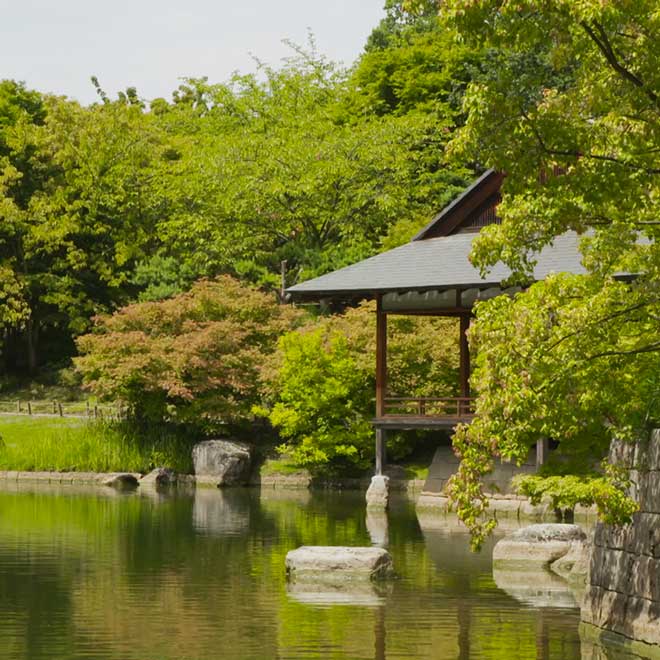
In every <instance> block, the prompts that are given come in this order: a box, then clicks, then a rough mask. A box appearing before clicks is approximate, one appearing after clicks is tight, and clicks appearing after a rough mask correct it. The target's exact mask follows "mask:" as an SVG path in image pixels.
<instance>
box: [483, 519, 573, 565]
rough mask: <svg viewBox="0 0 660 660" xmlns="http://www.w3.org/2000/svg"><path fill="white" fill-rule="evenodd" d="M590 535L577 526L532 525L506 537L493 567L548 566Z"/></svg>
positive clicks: (501, 543) (494, 552)
mask: <svg viewBox="0 0 660 660" xmlns="http://www.w3.org/2000/svg"><path fill="white" fill-rule="evenodd" d="M585 539H586V534H585V533H584V532H583V531H582V529H581V528H580V527H578V526H577V525H566V524H561V523H546V524H539V525H529V526H528V527H523V528H522V529H519V530H518V531H516V532H514V533H513V534H511V535H510V536H506V537H505V538H503V539H502V540H501V541H498V543H497V545H496V546H495V548H494V549H493V566H497V567H498V568H508V569H516V570H525V569H526V568H528V569H530V570H535V569H537V568H539V567H547V566H549V565H550V564H551V563H552V562H554V561H556V560H557V559H559V558H560V557H563V556H564V555H565V554H567V553H568V552H569V550H570V549H571V545H572V544H573V543H575V542H583V541H584V540H585Z"/></svg>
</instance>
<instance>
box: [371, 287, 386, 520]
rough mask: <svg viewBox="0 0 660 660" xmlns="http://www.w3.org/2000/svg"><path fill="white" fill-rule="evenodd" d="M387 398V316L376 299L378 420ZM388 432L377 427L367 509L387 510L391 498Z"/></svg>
mask: <svg viewBox="0 0 660 660" xmlns="http://www.w3.org/2000/svg"><path fill="white" fill-rule="evenodd" d="M386 396H387V314H386V313H385V312H384V311H383V297H382V296H381V295H379V296H378V297H377V299H376V418H381V417H383V416H384V415H385V397H386ZM386 438H387V436H386V431H385V430H384V429H383V428H380V427H379V426H377V427H376V474H375V475H374V476H373V477H372V479H371V485H370V486H369V489H368V490H367V507H368V508H370V509H381V510H385V509H387V506H388V503H389V497H390V485H389V481H390V480H389V477H386V476H385V475H384V474H383V472H384V471H385V462H386V460H387V447H386Z"/></svg>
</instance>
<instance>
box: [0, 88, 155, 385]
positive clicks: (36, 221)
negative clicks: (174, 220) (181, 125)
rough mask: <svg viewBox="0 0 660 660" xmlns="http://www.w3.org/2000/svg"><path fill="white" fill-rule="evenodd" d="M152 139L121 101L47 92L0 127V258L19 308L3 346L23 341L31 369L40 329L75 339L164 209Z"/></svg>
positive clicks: (119, 295) (119, 287)
mask: <svg viewBox="0 0 660 660" xmlns="http://www.w3.org/2000/svg"><path fill="white" fill-rule="evenodd" d="M10 89H11V87H10ZM13 93H14V96H15V97H16V98H17V99H18V101H20V100H21V99H22V98H23V96H24V95H25V93H26V92H25V90H23V89H22V88H20V87H19V88H16V89H15V90H14V92H13ZM30 98H32V97H30ZM18 101H17V102H16V103H18ZM16 103H15V105H16ZM19 105H20V104H19ZM23 105H25V104H23ZM21 107H22V106H21ZM35 113H36V114H35ZM162 138H163V134H162V133H160V132H159V131H158V130H156V129H155V128H154V127H153V124H152V122H150V118H149V117H147V116H145V115H144V113H143V112H142V109H141V108H140V107H139V106H136V105H133V104H131V103H129V102H127V101H117V102H113V103H110V102H108V103H104V104H103V105H97V106H92V107H90V108H82V107H80V106H79V105H78V104H77V103H74V102H71V101H66V100H64V99H59V98H54V97H47V98H45V99H43V100H42V101H41V105H40V106H39V111H38V112H37V111H36V110H35V111H34V112H33V113H32V114H30V112H28V111H22V112H21V113H18V114H17V115H16V116H15V118H14V120H13V121H12V123H11V124H10V123H7V124H6V125H5V126H4V127H3V128H2V140H1V141H2V143H3V144H4V151H5V154H6V155H5V156H4V158H3V168H2V175H1V177H0V217H1V219H2V224H1V228H0V259H1V260H2V263H3V264H4V265H5V267H6V268H8V269H10V270H11V271H12V273H13V277H14V278H15V280H16V282H17V283H18V285H19V287H20V291H21V299H22V303H23V304H24V305H25V307H26V308H27V310H28V313H27V314H26V315H25V318H21V319H18V320H17V322H16V324H15V327H14V331H13V334H14V342H13V344H12V345H11V346H10V348H11V349H12V351H11V352H13V353H15V352H16V351H17V348H18V344H19V342H20V343H22V342H25V345H26V349H27V350H26V353H27V360H26V362H27V365H28V368H29V370H30V371H31V372H33V371H34V370H35V369H36V367H37V364H38V363H39V345H40V338H41V337H42V336H43V335H44V334H48V333H51V334H53V333H54V334H56V335H57V334H59V335H60V336H63V337H64V338H65V339H66V338H67V337H71V336H72V335H74V336H75V335H76V334H78V333H80V332H82V331H84V330H85V329H86V328H88V326H89V323H90V318H91V316H93V315H94V314H95V313H97V312H100V311H103V310H107V309H109V308H112V306H113V305H115V304H117V303H118V302H120V301H121V300H122V299H125V298H126V295H127V293H128V290H127V289H128V287H127V282H128V280H129V277H130V274H131V272H132V269H133V267H134V264H135V263H136V261H138V260H139V259H141V258H142V257H143V255H144V253H145V250H148V249H149V247H150V245H152V244H153V243H154V239H153V236H154V233H155V232H154V227H155V220H156V219H161V218H162V216H163V215H164V214H165V212H166V201H167V200H166V198H164V196H163V195H162V194H161V193H162V191H161V190H160V189H159V188H158V186H156V185H154V181H158V180H160V179H161V177H159V174H161V173H162V170H163V169H164V168H166V167H167V154H166V149H165V147H164V142H163V139H162ZM71 348H72V347H70V348H69V349H68V351H70V350H71ZM64 352H65V354H66V352H67V349H65V350H64Z"/></svg>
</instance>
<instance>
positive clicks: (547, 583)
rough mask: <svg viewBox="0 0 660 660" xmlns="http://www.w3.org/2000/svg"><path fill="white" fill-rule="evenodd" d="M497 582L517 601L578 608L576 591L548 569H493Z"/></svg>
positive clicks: (540, 605)
mask: <svg viewBox="0 0 660 660" xmlns="http://www.w3.org/2000/svg"><path fill="white" fill-rule="evenodd" d="M493 579H494V580H495V584H496V585H497V586H498V587H499V588H500V589H502V591H506V593H508V594H509V595H510V596H513V598H515V599H516V600H517V601H520V602H521V603H523V604H525V605H530V606H532V607H563V608H578V607H579V604H578V602H577V600H576V598H575V593H574V592H573V590H572V589H571V588H570V586H569V585H568V582H566V580H563V579H562V578H560V577H559V576H558V575H555V574H554V573H551V572H550V571H546V570H538V571H511V570H502V569H498V568H494V569H493Z"/></svg>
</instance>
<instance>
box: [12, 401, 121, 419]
mask: <svg viewBox="0 0 660 660" xmlns="http://www.w3.org/2000/svg"><path fill="white" fill-rule="evenodd" d="M0 415H26V416H29V417H74V418H78V419H125V418H126V408H125V407H124V406H122V405H120V404H114V405H109V404H104V405H101V404H98V403H93V402H90V401H44V400H40V401H35V400H33V401H22V400H20V401H17V400H13V401H7V400H4V401H3V400H0Z"/></svg>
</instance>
